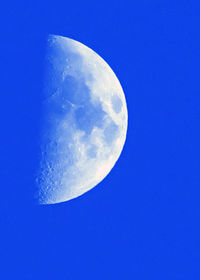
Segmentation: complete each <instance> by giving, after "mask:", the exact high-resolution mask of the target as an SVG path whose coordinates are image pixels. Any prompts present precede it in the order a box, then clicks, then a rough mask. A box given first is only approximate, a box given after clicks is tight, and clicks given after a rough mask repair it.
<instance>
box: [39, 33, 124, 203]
mask: <svg viewBox="0 0 200 280" xmlns="http://www.w3.org/2000/svg"><path fill="white" fill-rule="evenodd" d="M42 111H43V118H42V125H41V160H40V167H39V172H38V175H37V179H36V181H37V186H38V196H39V198H38V199H39V203H41V204H54V203H59V202H64V201H67V200H70V199H73V198H75V197H78V196H80V195H82V194H83V193H85V192H87V191H88V190H90V189H91V188H93V187H94V186H96V185H97V184H98V183H100V182H101V181H102V180H103V179H104V178H105V176H106V175H107V174H108V173H109V172H110V170H111V169H112V168H113V166H114V165H115V163H116V161H117V159H118V158H119V156H120V153H121V151H122V149H123V146H124V142H125V139H126V131H127V107H126V101H125V97H124V93H123V90H122V87H121V85H120V83H119V81H118V79H117V78H116V76H115V74H114V73H113V71H112V70H111V68H110V67H109V66H108V64H107V63H106V62H105V61H104V60H103V59H102V58H101V57H100V56H99V55H97V54H96V53H95V52H94V51H92V50H91V49H90V48H88V47H86V46H85V45H83V44H81V43H79V42H77V41H75V40H72V39H69V38H65V37H61V36H54V35H51V36H49V38H48V48H47V54H46V75H45V88H44V100H43V109H42Z"/></svg>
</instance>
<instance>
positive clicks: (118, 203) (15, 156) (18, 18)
mask: <svg viewBox="0 0 200 280" xmlns="http://www.w3.org/2000/svg"><path fill="white" fill-rule="evenodd" d="M4 2H5V1H4ZM198 2H199V1H184V0H182V1H174V0H173V1H171V0H167V1H155V0H153V1H144V0H140V1H125V0H124V1H112V0H111V1H109V0H107V1H88V0H86V1H67V0H66V1H42V2H39V1H38V2H37V1H23V2H22V1H9V3H7V4H5V3H4V6H3V5H1V9H0V32H1V33H0V34H1V39H0V40H1V42H0V61H1V68H0V71H1V73H0V74H1V75H0V77H1V83H0V92H1V108H0V119H1V132H0V156H1V157H0V158H1V160H0V164H1V166H0V178H1V182H0V279H5V280H7V279H21V280H29V279H34V280H35V279H66V280H77V279H87V280H90V279H92V280H94V279H95V280H97V279H101V280H102V279H105V280H107V279H109V280H110V279H114V280H117V279H120V280H121V279H137V280H140V279H145V280H146V279H153V280H156V279H159V280H160V279H162V280H164V279H167V280H169V279H170V280H176V279H180V280H181V279H187V280H188V279H195V280H196V279H200V270H199V262H200V246H199V245H200V243H199V241H200V230H199V222H200V205H199V197H200V191H199V183H200V173H199V170H200V168H199V167H200V166H199V160H200V159H199V158H200V149H199V143H200V133H199V122H200V85H199V83H200V79H199V73H200V71H199V68H200V67H199V66H200V63H199V62H200V59H199V58H200V44H199V43H200V36H199V30H200V17H199V15H200V9H199V8H200V7H199V5H198ZM49 33H51V34H56V35H63V36H67V37H70V38H73V39H75V40H78V41H80V42H82V43H84V44H85V45H87V46H89V47H90V48H92V49H93V50H94V51H96V52H97V53H98V54H100V55H101V56H102V57H103V58H104V59H105V60H106V61H107V62H108V63H109V65H110V66H111V68H112V69H113V70H114V72H115V73H116V75H117V76H118V78H119V80H120V82H121V84H122V87H123V89H124V92H125V95H126V99H127V105H128V111H129V127H128V134H127V141H126V144H125V147H124V150H123V153H122V155H121V157H120V159H119V161H118V162H117V164H116V166H115V167H114V169H113V170H112V172H111V173H110V174H109V175H108V176H107V177H106V179H105V180H104V181H103V182H102V183H101V184H99V185H98V186H97V187H96V188H94V189H93V190H91V191H89V192H88V193H86V194H85V195H83V196H81V197H79V198H77V199H75V200H72V201H69V202H67V203H62V204H56V205H49V206H38V205H36V204H34V201H33V193H34V181H33V177H34V172H35V168H36V166H37V163H38V132H39V122H40V104H41V98H42V96H41V91H42V87H43V59H44V53H45V39H46V36H47V35H48V34H49Z"/></svg>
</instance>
